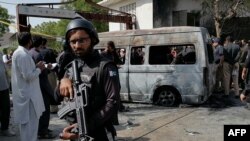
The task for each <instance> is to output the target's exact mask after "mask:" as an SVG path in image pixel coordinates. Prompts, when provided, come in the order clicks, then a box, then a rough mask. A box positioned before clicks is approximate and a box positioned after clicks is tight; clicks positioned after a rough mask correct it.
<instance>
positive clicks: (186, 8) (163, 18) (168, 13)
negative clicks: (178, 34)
mask: <svg viewBox="0 0 250 141" xmlns="http://www.w3.org/2000/svg"><path fill="white" fill-rule="evenodd" d="M153 9H154V11H153V17H154V18H153V27H154V28H156V27H162V26H173V12H174V11H175V12H182V13H195V12H198V11H200V10H201V0H174V1H173V0H153ZM182 15H183V16H182V17H181V18H182V19H187V15H185V14H182ZM183 22H184V23H183V25H187V22H186V21H185V20H183Z"/></svg>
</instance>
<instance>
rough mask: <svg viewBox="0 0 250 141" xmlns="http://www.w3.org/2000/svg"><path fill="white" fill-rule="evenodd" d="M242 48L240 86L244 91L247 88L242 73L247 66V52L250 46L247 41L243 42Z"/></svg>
mask: <svg viewBox="0 0 250 141" xmlns="http://www.w3.org/2000/svg"><path fill="white" fill-rule="evenodd" d="M241 44H242V45H241V47H240V58H239V86H240V87H241V88H242V90H244V88H245V83H244V80H243V79H242V77H241V72H242V70H243V67H244V65H245V61H246V57H247V52H248V44H247V40H246V39H243V40H241Z"/></svg>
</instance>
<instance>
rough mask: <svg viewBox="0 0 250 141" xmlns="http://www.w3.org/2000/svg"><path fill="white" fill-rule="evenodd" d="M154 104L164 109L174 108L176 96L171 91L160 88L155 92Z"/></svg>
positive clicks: (176, 101)
mask: <svg viewBox="0 0 250 141" xmlns="http://www.w3.org/2000/svg"><path fill="white" fill-rule="evenodd" d="M154 103H155V104H157V105H160V106H165V107H172V106H176V104H177V103H178V95H177V94H176V93H175V91H173V90H171V89H167V88H162V89H160V90H159V91H158V92H157V95H156V97H155V99H154Z"/></svg>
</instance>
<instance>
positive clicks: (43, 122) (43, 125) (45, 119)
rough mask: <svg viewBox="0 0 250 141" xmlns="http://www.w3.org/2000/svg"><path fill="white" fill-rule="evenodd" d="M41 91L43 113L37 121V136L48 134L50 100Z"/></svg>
mask: <svg viewBox="0 0 250 141" xmlns="http://www.w3.org/2000/svg"><path fill="white" fill-rule="evenodd" d="M41 91H42V95H43V101H44V106H45V111H44V112H43V114H42V116H41V117H40V119H39V126H38V134H39V135H41V134H46V133H48V128H49V120H50V99H49V96H48V94H47V93H46V92H45V91H44V90H43V89H41Z"/></svg>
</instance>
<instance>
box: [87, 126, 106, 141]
mask: <svg viewBox="0 0 250 141" xmlns="http://www.w3.org/2000/svg"><path fill="white" fill-rule="evenodd" d="M89 135H90V136H91V137H93V138H94V140H95V141H109V139H108V137H107V133H106V130H105V128H104V127H99V128H98V129H96V130H95V131H94V132H93V133H90V134H89Z"/></svg>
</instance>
